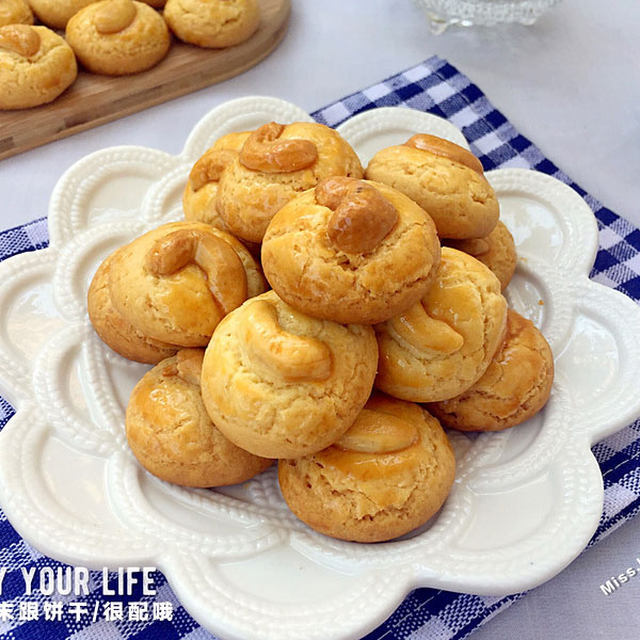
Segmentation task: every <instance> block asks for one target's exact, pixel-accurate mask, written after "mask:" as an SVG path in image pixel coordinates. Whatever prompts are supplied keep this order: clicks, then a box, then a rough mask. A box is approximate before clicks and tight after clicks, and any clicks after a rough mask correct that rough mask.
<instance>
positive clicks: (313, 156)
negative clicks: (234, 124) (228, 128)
mask: <svg viewBox="0 0 640 640" xmlns="http://www.w3.org/2000/svg"><path fill="white" fill-rule="evenodd" d="M283 131H284V125H282V124H278V123H276V122H270V123H268V124H265V125H262V126H261V127H260V128H259V129H256V131H254V132H253V133H252V134H251V135H250V136H249V137H248V138H247V139H246V140H245V143H244V145H243V146H242V149H241V150H240V163H241V164H243V165H244V166H245V167H246V168H247V169H252V170H253V171H261V172H263V173H289V172H292V171H299V170H300V169H306V168H307V167H310V166H311V165H312V164H313V163H314V162H315V161H316V160H317V158H318V149H317V147H316V145H315V144H314V143H313V142H311V140H303V139H302V138H288V139H284V140H279V139H278V138H279V137H280V134H281V133H282V132H283Z"/></svg>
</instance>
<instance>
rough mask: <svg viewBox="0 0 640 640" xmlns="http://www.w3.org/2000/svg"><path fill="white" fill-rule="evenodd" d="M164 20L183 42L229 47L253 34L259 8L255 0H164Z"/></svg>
mask: <svg viewBox="0 0 640 640" xmlns="http://www.w3.org/2000/svg"><path fill="white" fill-rule="evenodd" d="M164 19H165V20H166V21H167V24H168V25H169V27H170V28H171V31H173V33H175V34H176V36H178V38H180V40H183V41H184V42H189V43H190V44H195V45H197V46H199V47H211V48H222V47H231V46H233V45H236V44H240V43H241V42H244V41H245V40H247V39H249V38H250V37H251V36H252V35H253V34H254V33H255V31H256V29H257V28H258V25H259V24H260V7H259V5H258V2H257V0H204V1H203V0H167V2H166V5H165V8H164Z"/></svg>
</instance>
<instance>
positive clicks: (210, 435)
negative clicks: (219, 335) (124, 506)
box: [125, 349, 272, 487]
mask: <svg viewBox="0 0 640 640" xmlns="http://www.w3.org/2000/svg"><path fill="white" fill-rule="evenodd" d="M203 354H204V351H203V350H201V349H182V350H180V351H178V353H177V354H176V355H175V356H173V357H171V358H167V359H165V360H163V361H162V362H160V363H159V364H157V365H156V366H155V367H153V368H152V369H151V370H150V371H148V372H147V373H146V374H145V375H144V376H143V377H142V379H141V380H140V381H139V382H138V384H136V386H135V387H134V389H133V391H132V393H131V397H130V399H129V404H128V405H127V412H126V418H125V425H126V433H127V441H128V442H129V446H130V447H131V450H132V451H133V454H134V455H135V457H136V458H137V459H138V462H140V464H141V465H142V466H143V467H144V468H145V469H147V471H149V472H151V473H152V474H153V475H155V476H157V477H158V478H161V479H162V480H166V481H167V482H173V483H175V484H179V485H182V486H186V487H219V486H223V485H229V484H236V483H239V482H244V481H245V480H248V479H249V478H252V477H253V476H255V475H256V474H258V473H260V472H261V471H264V470H265V469H266V468H267V467H269V466H271V464H272V460H266V459H264V458H259V457H257V456H253V455H251V454H250V453H247V452H246V451H244V450H243V449H240V448H239V447H236V446H235V445H234V444H232V443H231V442H229V440H227V439H226V438H225V437H224V436H223V435H222V434H221V433H220V431H218V429H216V427H215V425H214V424H213V422H211V419H210V418H209V415H208V414H207V412H206V410H205V408H204V405H203V404H202V397H201V396H200V372H201V369H202V357H203Z"/></svg>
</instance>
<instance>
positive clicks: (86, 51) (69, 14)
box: [0, 0, 260, 110]
mask: <svg viewBox="0 0 640 640" xmlns="http://www.w3.org/2000/svg"><path fill="white" fill-rule="evenodd" d="M163 8H164V11H163V12H161V11H158V9H160V10H161V9H163ZM34 14H35V17H36V18H37V19H38V20H39V21H40V22H41V23H42V26H32V25H33V24H34ZM259 23H260V10H259V6H258V0H166V2H165V0H144V1H143V2H138V1H137V0H98V1H95V0H28V1H27V0H0V109H6V110H9V109H11V110H13V109H26V108H29V107H35V106H38V105H41V104H47V103H49V102H51V101H52V100H55V99H56V98H57V97H58V96H59V95H61V94H62V93H63V92H64V91H65V89H67V88H68V87H69V86H71V84H73V82H74V81H75V79H76V77H77V74H78V68H77V61H78V62H80V63H81V64H82V66H83V67H84V68H85V69H86V70H87V71H89V72H91V73H96V74H103V75H110V76H121V75H130V74H134V73H140V72H141V71H146V70H147V69H150V68H151V67H153V66H155V65H156V64H158V63H159V62H160V61H161V60H162V59H163V58H164V57H165V56H166V55H167V53H168V52H169V48H170V46H171V35H170V32H173V34H174V35H175V36H176V37H177V38H178V39H180V40H182V41H183V42H187V43H190V44H194V45H196V46H199V47H207V48H216V49H219V48H224V47H230V46H233V45H236V44H240V43H241V42H244V41H245V40H247V39H248V38H250V37H251V36H252V35H253V34H254V33H255V31H256V30H257V29H258V26H259ZM56 30H59V31H61V32H62V30H64V36H63V35H61V34H60V33H56Z"/></svg>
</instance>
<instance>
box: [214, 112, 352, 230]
mask: <svg viewBox="0 0 640 640" xmlns="http://www.w3.org/2000/svg"><path fill="white" fill-rule="evenodd" d="M271 125H276V123H271ZM271 125H265V127H268V126H271ZM276 126H277V125H276ZM280 126H282V127H283V128H282V131H281V132H280V133H279V135H278V136H277V140H274V141H273V142H274V145H272V146H271V148H273V146H275V145H280V144H290V143H292V142H293V141H301V142H306V143H311V144H312V145H313V146H315V148H316V152H317V157H316V158H315V160H314V161H312V162H310V163H309V164H308V166H304V167H302V168H298V167H297V166H296V165H292V166H291V168H290V169H289V168H288V167H287V166H286V165H285V166H282V167H280V168H279V170H278V171H264V170H258V169H254V168H249V167H248V166H247V165H246V164H245V163H244V162H243V156H242V155H240V156H239V157H238V158H235V159H233V160H232V161H231V162H230V163H229V164H228V165H227V166H226V168H225V170H224V172H223V174H222V177H221V178H220V182H219V192H218V203H217V204H218V210H219V212H220V214H221V216H222V218H223V220H224V222H225V224H226V226H227V228H228V229H229V230H230V231H231V233H233V234H234V235H237V236H238V237H239V238H240V239H244V240H246V241H249V242H261V241H262V239H263V236H264V234H265V231H266V229H267V225H268V224H269V222H270V220H271V219H272V218H273V216H274V215H275V213H276V212H277V211H278V210H279V209H280V208H281V207H283V206H284V205H285V204H287V202H289V201H290V200H292V199H293V198H295V197H296V196H297V195H299V194H300V193H302V192H303V191H306V190H307V189H311V188H313V187H315V186H316V185H317V184H318V182H319V181H320V180H322V179H323V178H328V177H329V176H350V177H355V178H360V177H362V173H363V170H362V165H361V164H360V160H359V159H358V157H357V155H356V153H355V151H354V150H353V149H352V148H351V146H350V145H349V144H348V143H347V142H346V140H344V139H343V138H342V137H341V136H340V134H338V133H337V132H336V131H334V130H333V129H331V128H329V127H327V126H325V125H322V124H317V123H313V122H294V123H292V124H288V125H280ZM262 128H264V127H261V129H262ZM258 131H259V130H258ZM258 131H256V132H254V135H256V134H258ZM264 147H265V148H264V154H265V157H268V153H269V150H270V148H269V146H267V145H266V144H265V145H264ZM256 155H257V153H256V150H255V145H254V153H252V156H253V158H252V159H253V160H254V161H255V160H256V159H257V158H256V157H255V156H256ZM284 160H285V161H286V160H287V158H286V157H285V159H284ZM252 166H256V165H253V164H252Z"/></svg>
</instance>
